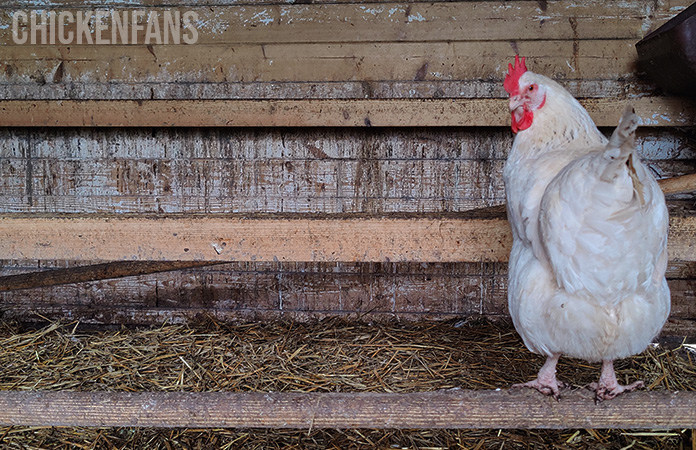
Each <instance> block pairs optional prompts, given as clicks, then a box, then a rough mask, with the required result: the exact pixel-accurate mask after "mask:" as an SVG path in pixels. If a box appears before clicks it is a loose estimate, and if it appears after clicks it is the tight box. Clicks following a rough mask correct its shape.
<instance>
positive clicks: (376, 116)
mask: <svg viewBox="0 0 696 450" xmlns="http://www.w3.org/2000/svg"><path fill="white" fill-rule="evenodd" d="M626 103H631V104H632V105H633V106H634V107H635V109H636V113H637V114H638V115H639V116H641V117H642V118H643V123H644V124H645V125H649V126H694V125H696V106H695V105H694V103H693V102H691V101H690V100H688V99H684V98H678V97H648V98H639V99H632V100H630V101H618V102H617V101H616V100H615V99H587V100H585V101H584V102H583V106H585V108H586V109H587V110H588V112H589V113H590V116H592V118H593V120H594V121H595V123H596V124H597V126H616V123H617V122H618V117H620V116H621V111H622V110H623V108H624V107H625V105H626ZM509 120H510V118H509V111H508V109H507V107H506V102H504V101H502V100H499V99H428V100H421V99H391V100H358V99H350V100H314V99H309V100H151V101H132V100H120V101H119V100H111V101H107V100H101V101H99V100H85V101H82V100H6V101H0V126H4V127H23V126H42V127H43V126H57V127H94V126H99V127H223V126H227V127H229V126H233V127H345V126H349V127H370V126H378V127H425V126H428V127H481V126H484V127H485V126H497V127H502V126H507V125H509Z"/></svg>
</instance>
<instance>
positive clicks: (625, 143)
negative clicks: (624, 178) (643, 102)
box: [607, 105, 639, 159]
mask: <svg viewBox="0 0 696 450" xmlns="http://www.w3.org/2000/svg"><path fill="white" fill-rule="evenodd" d="M638 121H639V119H638V116H637V115H636V111H635V110H634V109H633V107H632V106H631V105H627V106H626V108H625V109H624V112H623V115H622V116H621V119H619V125H618V126H617V127H616V129H615V130H614V133H613V134H612V135H611V138H610V139H609V144H608V145H607V148H608V149H612V148H618V149H621V152H620V156H619V157H618V159H623V158H626V157H628V155H629V153H631V152H633V148H634V142H635V136H636V134H635V132H636V128H638ZM622 157H623V158H622Z"/></svg>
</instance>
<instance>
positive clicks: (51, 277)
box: [0, 261, 217, 292]
mask: <svg viewBox="0 0 696 450" xmlns="http://www.w3.org/2000/svg"><path fill="white" fill-rule="evenodd" d="M213 264H217V263H216V262H207V261H116V262H110V263H105V264H95V265H90V266H81V267H69V268H64V269H50V270H42V271H40V272H30V273H22V274H17V275H6V276H3V277H0V292H2V291H16V290H18V289H31V288H39V287H48V286H57V285H61V284H69V283H81V282H85V281H94V280H104V279H110V278H122V277H130V276H136V275H147V274H150V273H160V272H169V271H174V270H182V269H190V268H193V267H202V266H209V265H213Z"/></svg>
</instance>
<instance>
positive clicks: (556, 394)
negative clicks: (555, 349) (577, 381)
mask: <svg viewBox="0 0 696 450" xmlns="http://www.w3.org/2000/svg"><path fill="white" fill-rule="evenodd" d="M560 357H561V354H560V353H558V354H556V355H553V356H549V357H548V358H546V362H545V363H544V365H543V366H542V367H541V369H539V374H538V375H537V377H536V379H534V380H532V381H528V382H526V383H519V384H513V385H512V387H513V388H531V389H536V390H537V391H539V392H541V393H542V394H544V395H550V396H552V397H553V398H555V399H556V400H558V399H559V398H561V393H560V389H561V388H563V387H566V385H565V383H562V382H559V381H558V379H557V378H556V364H558V359H559V358H560Z"/></svg>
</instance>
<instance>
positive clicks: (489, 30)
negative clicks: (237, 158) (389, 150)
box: [0, 0, 689, 100]
mask: <svg viewBox="0 0 696 450" xmlns="http://www.w3.org/2000/svg"><path fill="white" fill-rule="evenodd" d="M253 3H255V2H250V3H246V4H235V5H232V4H230V3H229V2H214V3H211V4H208V3H206V6H202V5H200V4H197V5H191V7H187V6H177V5H168V6H166V7H161V6H160V5H153V4H152V3H151V2H148V1H145V2H141V3H139V2H127V5H125V4H119V3H115V4H110V5H109V7H110V8H112V9H117V8H119V7H125V6H127V10H128V11H132V10H133V8H137V6H138V5H139V4H140V5H144V6H146V7H147V11H148V12H150V11H152V12H155V13H157V14H160V13H163V12H164V11H174V10H177V11H179V12H182V11H184V10H186V11H191V12H195V13H197V14H198V15H199V19H198V21H196V22H195V25H196V29H197V31H198V41H197V43H196V44H193V45H158V44H156V43H154V44H153V43H150V44H153V45H145V44H143V43H142V42H141V43H140V44H139V45H13V44H14V43H13V42H12V39H11V37H10V36H11V33H12V21H11V14H12V13H13V12H14V11H15V10H16V9H17V7H18V6H19V7H20V9H22V8H21V3H20V4H18V5H15V6H9V5H7V4H5V6H4V8H3V9H0V44H6V45H3V50H2V52H3V58H2V64H0V69H4V70H0V94H2V98H5V99H11V98H14V99H36V100H38V99H48V98H60V99H70V98H73V99H116V98H120V99H133V98H138V99H150V98H167V99H199V98H247V99H249V98H258V99H261V98H278V99H280V98H286V99H296V98H360V97H365V96H367V97H372V96H377V97H379V98H403V97H413V96H420V97H426V98H427V97H454V98H460V97H474V98H483V97H486V98H490V97H501V96H504V93H503V91H502V86H501V85H500V81H501V80H502V78H503V76H504V73H505V71H506V67H507V61H509V60H510V58H511V57H512V55H514V54H515V53H517V52H520V53H522V54H525V55H527V56H529V57H530V58H529V60H528V61H529V66H530V69H531V70H535V71H538V72H539V73H544V74H546V75H549V76H552V77H554V78H556V79H559V80H561V81H564V80H565V81H567V82H568V85H569V87H570V88H571V89H572V92H573V93H574V94H575V95H577V96H581V97H582V96H591V97H607V96H609V97H613V98H622V97H624V96H625V95H627V94H630V95H639V96H640V95H645V94H651V93H652V91H653V90H654V86H653V85H651V84H650V83H649V82H647V83H646V82H644V81H642V80H640V79H638V78H637V77H636V67H635V50H634V48H633V45H634V43H635V42H636V41H637V40H639V39H640V38H641V37H643V36H644V35H645V34H646V33H647V32H648V31H649V30H650V29H653V28H655V27H657V26H659V25H660V24H662V23H664V22H665V21H666V20H667V19H668V18H670V17H671V16H673V15H674V14H676V13H677V12H679V11H680V10H681V9H683V8H685V7H686V6H687V5H688V3H689V2H688V1H683V0H673V1H670V2H660V3H658V4H650V5H648V4H646V3H644V2H640V1H629V2H620V3H602V2H587V4H585V3H577V2H576V3H564V2H554V3H550V4H547V3H538V2H508V3H506V4H505V5H499V4H497V3H495V2H436V3H407V4H406V3H393V2H392V3H357V4H350V3H348V4H347V3H342V2H329V3H323V2H320V3H317V4H298V5H294V4H287V3H283V4H253ZM51 5H53V6H55V7H56V8H59V7H61V6H68V7H69V8H68V10H66V11H65V12H71V11H72V10H71V9H70V7H79V10H80V11H81V12H85V11H91V10H92V9H94V5H93V4H90V3H87V4H76V2H67V3H63V2H53V3H52V4H51ZM51 5H43V6H44V7H45V6H51ZM24 6H25V8H26V5H24ZM160 15H161V14H160ZM158 17H159V16H158ZM511 22H514V23H515V26H514V27H511V26H509V23H511ZM107 25H108V24H107ZM92 28H94V26H93V24H92ZM20 31H23V30H20ZM142 33H145V31H142V32H141V35H140V37H143V36H142ZM589 80H591V82H589V83H588V81H589ZM617 80H618V81H617ZM576 84H580V85H581V86H577V87H576V86H575V85H576ZM603 84H606V86H603ZM608 87H609V88H610V89H608V90H607V88H608Z"/></svg>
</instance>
